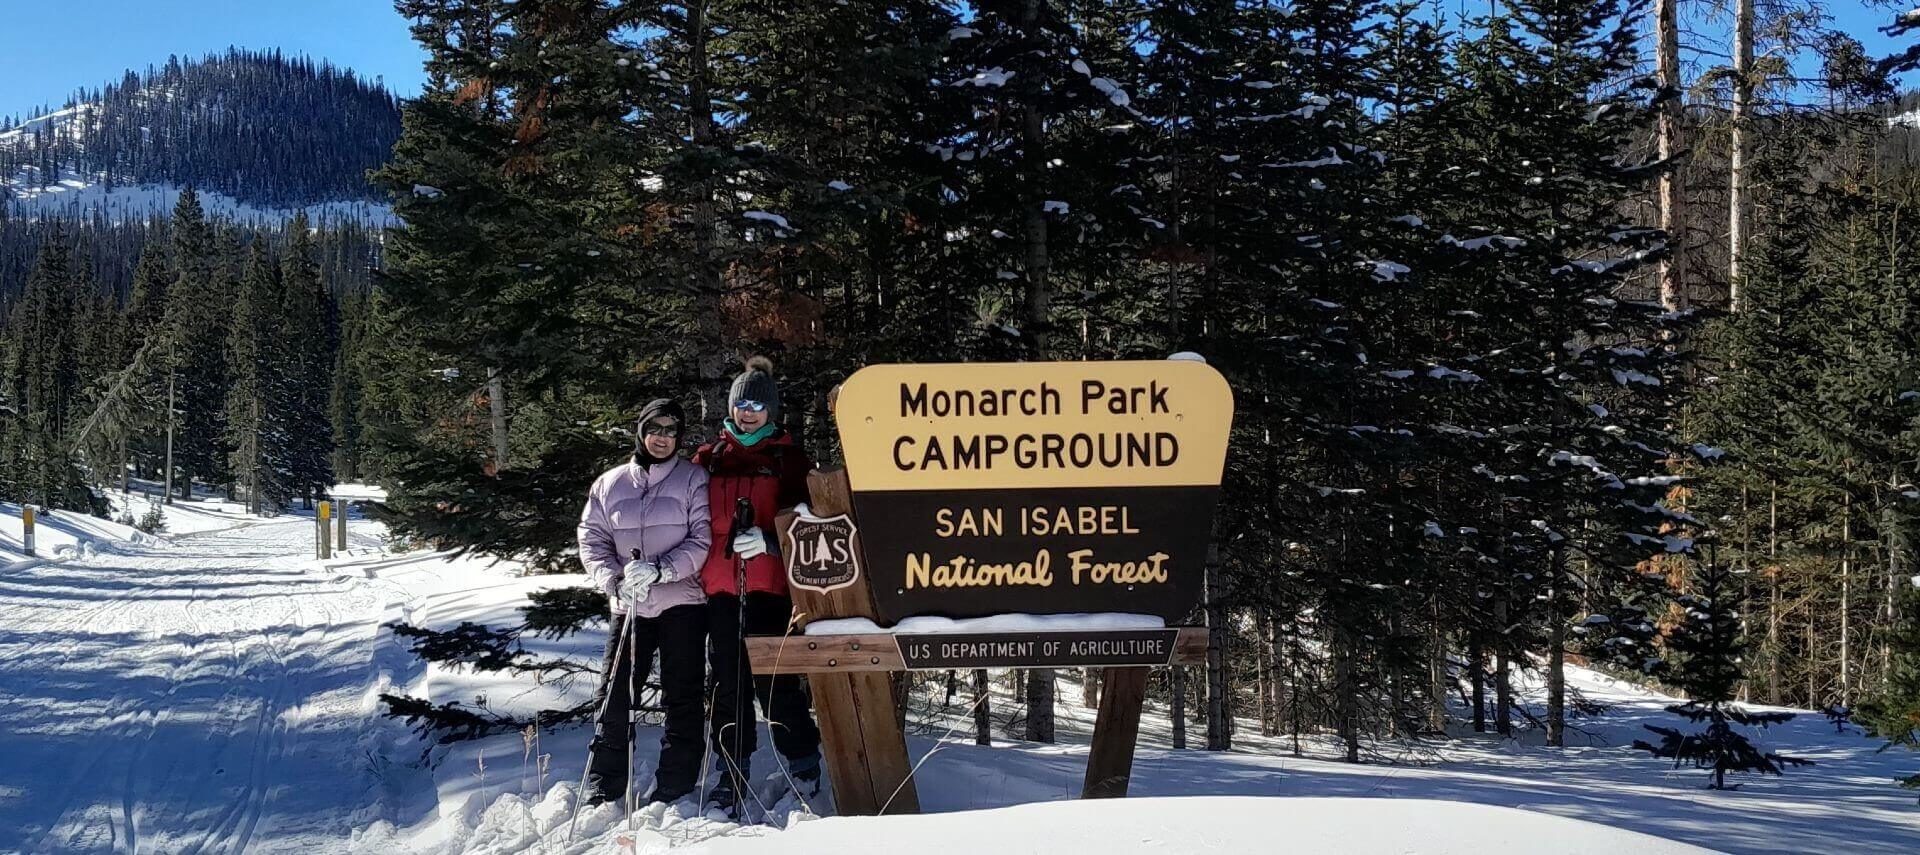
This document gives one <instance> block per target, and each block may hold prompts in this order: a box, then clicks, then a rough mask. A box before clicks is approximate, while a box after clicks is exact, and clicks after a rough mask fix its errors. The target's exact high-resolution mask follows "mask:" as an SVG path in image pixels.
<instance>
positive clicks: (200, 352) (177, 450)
mask: <svg viewBox="0 0 1920 855" xmlns="http://www.w3.org/2000/svg"><path fill="white" fill-rule="evenodd" d="M172 233H173V265H172V266H173V269H174V271H175V279H174V281H173V283H172V284H171V285H170V286H168V288H167V298H166V312H165V315H164V316H163V318H162V321H161V331H160V335H162V336H163V337H164V338H163V345H164V347H163V350H164V351H165V353H164V358H163V360H162V365H164V366H165V370H166V372H167V377H166V379H165V380H164V385H165V387H166V391H167V396H166V397H167V399H168V400H169V401H170V402H171V404H170V408H171V412H172V415H171V417H170V418H168V419H167V420H166V424H165V425H163V428H164V429H165V430H166V431H167V433H168V436H169V439H168V445H169V449H168V451H167V452H166V456H167V457H169V458H171V459H170V461H169V462H170V464H171V465H172V467H173V471H171V472H166V473H163V480H165V481H166V483H167V485H168V486H171V487H173V488H174V489H176V490H178V491H179V493H180V495H181V496H182V497H186V496H190V495H191V494H192V489H193V480H194V478H195V477H202V478H209V479H211V478H213V477H215V476H217V474H218V473H219V472H220V471H221V470H222V469H223V468H224V464H225V453H224V451H223V450H222V448H221V437H222V435H223V433H224V430H223V425H222V421H223V416H224V415H225V412H226V407H225V404H226V387H227V376H226V373H227V372H226V360H225V359H224V348H223V347H222V344H223V343H224V342H225V340H226V318H225V314H226V313H227V312H228V309H229V308H230V307H231V305H232V304H231V303H230V302H229V301H228V299H227V292H228V290H229V289H228V287H227V284H228V283H227V276H226V274H225V273H224V272H223V271H222V269H221V268H222V265H221V250H220V248H219V247H218V246H217V241H216V238H215V236H214V232H213V229H212V228H211V227H210V226H209V224H208V223H207V221H206V216H205V213H204V212H203V210H202V209H201V207H200V200H199V196H198V194H196V193H195V192H194V191H193V188H190V187H189V188H187V189H186V190H185V191H184V192H182V193H181V194H180V202H179V204H178V205H176V206H175V207H174V212H173V224H172ZM166 410H167V407H163V410H162V411H163V412H166ZM166 465H167V463H163V464H162V467H163V468H165V467H166ZM169 501H171V498H169Z"/></svg>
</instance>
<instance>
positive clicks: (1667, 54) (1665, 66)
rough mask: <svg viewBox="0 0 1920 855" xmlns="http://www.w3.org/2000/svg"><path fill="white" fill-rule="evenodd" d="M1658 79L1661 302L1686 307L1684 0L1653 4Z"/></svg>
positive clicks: (1672, 308) (1674, 306)
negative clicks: (1681, 163) (1680, 163)
mask: <svg viewBox="0 0 1920 855" xmlns="http://www.w3.org/2000/svg"><path fill="white" fill-rule="evenodd" d="M1654 30H1655V42H1656V47H1655V72H1654V73H1655V79H1656V81H1657V82H1658V84H1659V86H1660V94H1661V98H1662V99H1663V100H1662V101H1661V103H1660V121H1659V125H1658V127H1657V128H1656V136H1657V140H1658V147H1659V155H1660V160H1661V161H1663V162H1665V163H1666V166H1667V168H1666V170H1665V171H1663V172H1661V173H1660V187H1659V199H1660V228H1661V229H1662V230H1664V231H1666V233H1667V240H1668V241H1669V246H1668V255H1667V258H1666V260H1664V261H1662V262H1660V303H1661V304H1662V305H1664V306H1666V307H1667V309H1668V310H1669V311H1675V310H1679V309H1683V308H1686V302H1687V300H1686V293H1685V291H1684V277H1685V274H1686V259H1687V253H1686V216H1685V211H1684V210H1683V207H1684V205H1685V204H1686V201H1685V196H1684V195H1683V194H1682V193H1681V192H1680V186H1679V184H1680V176H1679V174H1678V173H1679V170H1678V169H1677V168H1676V165H1675V164H1674V163H1673V162H1672V161H1673V158H1675V157H1678V156H1679V153H1680V125H1681V120H1682V118H1683V116H1682V110H1681V108H1682V106H1683V94H1684V92H1685V90H1684V89H1683V88H1682V86H1681V84H1680V0H1656V3H1655V6H1654Z"/></svg>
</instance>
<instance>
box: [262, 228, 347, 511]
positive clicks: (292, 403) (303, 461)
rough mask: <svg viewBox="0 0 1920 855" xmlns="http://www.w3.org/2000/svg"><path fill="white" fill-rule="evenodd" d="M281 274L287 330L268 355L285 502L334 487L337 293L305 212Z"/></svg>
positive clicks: (282, 324) (291, 235)
mask: <svg viewBox="0 0 1920 855" xmlns="http://www.w3.org/2000/svg"><path fill="white" fill-rule="evenodd" d="M282 269H283V273H282V275H281V276H280V277H279V284H280V298H279V300H278V302H277V306H278V315H279V317H278V319H277V320H278V324H277V326H278V327H279V328H280V329H281V330H283V331H285V333H286V334H285V335H282V336H280V337H279V338H278V339H277V340H276V341H274V342H273V348H274V352H273V354H272V356H271V362H270V364H271V366H272V367H271V371H270V374H271V376H272V382H273V384H274V385H275V387H276V389H275V391H274V399H275V407H274V410H275V414H274V416H273V419H274V430H275V432H276V434H277V435H278V437H279V438H278V444H279V446H280V451H279V452H278V453H277V454H275V455H274V459H275V460H276V462H277V466H278V468H279V469H280V471H281V472H282V473H283V477H284V478H285V485H284V488H283V489H284V491H285V494H286V495H287V496H288V498H295V497H297V498H300V499H302V500H303V501H307V502H311V501H312V500H313V499H315V498H318V497H319V496H321V495H322V494H324V493H325V491H326V490H327V489H328V488H329V487H331V486H333V447H334V446H333V440H334V436H333V425H332V420H331V418H330V417H329V397H330V396H331V394H332V391H333V382H332V378H331V374H332V369H333V365H334V361H335V360H334V356H335V351H336V350H337V349H338V347H339V335H338V332H337V322H336V319H335V312H334V309H333V295H332V293H331V291H330V290H329V289H328V287H327V283H326V281H325V280H324V279H323V278H322V276H321V274H320V268H319V265H317V264H316V263H315V262H314V258H313V237H312V234H311V230H310V227H309V225H308V223H307V217H306V214H305V213H304V212H301V213H295V214H294V216H293V218H292V219H291V220H289V221H288V223H287V248H286V259H285V261H284V263H283V264H282Z"/></svg>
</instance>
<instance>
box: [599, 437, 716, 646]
mask: <svg viewBox="0 0 1920 855" xmlns="http://www.w3.org/2000/svg"><path fill="white" fill-rule="evenodd" d="M707 515H708V509H707V472H706V470H705V469H702V468H700V467H698V466H695V465H693V464H692V463H688V462H687V461H685V460H681V459H680V458H678V457H676V458H674V459H673V461H672V462H671V463H656V464H654V465H653V466H648V467H642V466H639V465H637V464H634V463H632V462H628V463H624V464H622V465H620V466H616V467H614V468H612V469H609V470H607V471H606V472H605V473H604V474H602V475H601V476H600V477H599V478H598V479H595V480H594V482H593V488H592V489H591V490H589V491H587V507H586V509H585V510H583V511H581V512H580V529H579V536H580V563H581V565H582V566H584V567H585V568H586V572H587V578H589V579H591V580H593V584H594V585H595V586H596V587H599V588H601V589H602V590H605V589H606V588H607V587H608V582H609V581H610V580H613V579H618V578H620V568H622V567H625V566H626V564H627V562H628V561H631V560H632V558H633V550H635V549H639V550H641V551H642V553H643V554H644V555H646V556H647V558H649V559H651V560H652V561H653V563H655V564H658V565H660V567H661V568H663V569H664V568H668V567H671V568H673V574H674V576H675V577H676V578H675V579H674V580H673V581H672V582H666V583H663V584H659V585H655V586H653V591H652V593H650V594H648V595H647V599H646V601H644V602H642V603H641V604H640V608H639V609H638V611H637V614H638V616H639V617H643V618H650V617H656V616H658V615H659V614H660V613H661V612H664V611H666V610H667V609H670V608H673V607H674V606H680V605H686V604H689V603H700V602H704V601H705V600H706V595H705V594H704V593H702V592H701V590H700V564H701V563H702V562H704V561H705V560H706V558H707V548H708V547H709V546H710V545H712V541H713V527H712V525H710V524H709V520H708V518H707ZM613 613H614V614H623V613H624V612H623V611H622V609H621V608H620V603H619V602H618V601H615V602H614V603H613Z"/></svg>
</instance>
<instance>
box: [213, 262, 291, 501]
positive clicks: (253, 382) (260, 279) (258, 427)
mask: <svg viewBox="0 0 1920 855" xmlns="http://www.w3.org/2000/svg"><path fill="white" fill-rule="evenodd" d="M277 273H278V271H277V269H276V267H275V265H274V263H273V261H272V259H271V258H269V257H268V255H267V251H266V248H265V247H264V246H263V245H262V242H261V241H258V240H256V241H255V242H254V244H253V246H252V247H251V248H250V250H249V252H248V258H247V267H246V271H245V273H244V274H243V275H242V277H241V280H240V291H239V294H238V295H237V296H236V298H235V300H234V301H233V318H232V320H231V321H230V322H229V323H228V326H227V345H226V347H227V353H226V362H227V366H228V368H229V370H230V371H231V372H232V385H231V386H229V387H228V389H227V401H226V428H227V436H226V445H227V447H229V448H231V449H232V451H231V452H230V453H229V455H228V460H229V463H228V468H229V469H230V470H231V471H232V472H233V473H234V477H235V478H236V479H237V480H238V482H239V487H240V490H241V492H242V494H243V495H244V496H245V497H246V502H247V508H248V511H249V512H251V513H254V514H259V513H262V512H263V511H266V510H274V509H278V508H279V506H280V505H281V504H282V503H284V502H285V500H286V477H287V476H288V474H290V473H288V472H287V471H286V470H287V469H288V468H289V467H287V464H286V455H287V453H288V449H287V446H288V445H289V444H290V443H289V442H288V441H287V437H286V436H285V435H284V434H283V433H282V432H281V431H280V430H278V429H277V428H279V427H280V425H279V423H278V419H276V418H275V416H276V414H278V413H280V412H282V411H283V410H282V408H283V407H284V406H285V404H286V402H285V400H284V397H283V395H281V394H279V392H280V390H281V388H282V387H281V386H280V381H281V379H282V378H281V377H280V376H279V372H278V370H277V369H278V365H277V364H276V360H275V359H274V358H273V356H274V350H273V348H274V341H275V336H274V335H273V332H274V330H275V328H276V326H277V325H276V324H273V323H272V322H271V321H272V319H273V318H274V316H275V307H276V306H278V305H280V300H281V291H280V282H279V279H280V277H279V276H278V275H277ZM280 338H281V340H285V339H287V338H293V339H295V340H298V337H297V336H281V337H280Z"/></svg>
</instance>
